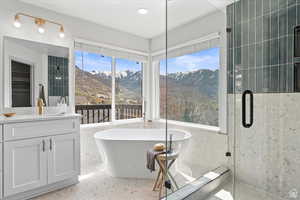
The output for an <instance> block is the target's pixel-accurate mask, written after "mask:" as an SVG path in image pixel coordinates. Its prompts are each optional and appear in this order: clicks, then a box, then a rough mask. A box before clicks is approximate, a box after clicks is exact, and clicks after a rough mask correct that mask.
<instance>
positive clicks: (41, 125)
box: [3, 119, 79, 141]
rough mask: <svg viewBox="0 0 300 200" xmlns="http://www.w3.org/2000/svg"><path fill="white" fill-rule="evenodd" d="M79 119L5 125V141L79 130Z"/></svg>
mask: <svg viewBox="0 0 300 200" xmlns="http://www.w3.org/2000/svg"><path fill="white" fill-rule="evenodd" d="M78 122H79V121H78V119H61V120H52V121H35V122H24V123H16V124H5V125H4V129H3V130H4V136H3V138H4V141H8V140H17V139H26V138H33V137H44V136H50V135H59V134H66V133H72V132H75V131H78V130H79V124H78Z"/></svg>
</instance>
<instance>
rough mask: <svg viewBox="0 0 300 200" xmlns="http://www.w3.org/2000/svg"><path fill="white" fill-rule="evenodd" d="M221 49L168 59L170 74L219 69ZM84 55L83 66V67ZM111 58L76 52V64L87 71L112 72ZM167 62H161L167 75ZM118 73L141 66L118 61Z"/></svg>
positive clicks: (138, 68) (161, 67) (121, 60)
mask: <svg viewBox="0 0 300 200" xmlns="http://www.w3.org/2000/svg"><path fill="white" fill-rule="evenodd" d="M219 51H220V49H219V48H211V49H207V50H203V51H200V52H196V53H193V54H187V55H184V56H180V57H176V58H170V59H168V73H176V72H189V71H195V70H199V69H210V70H216V69H219V66H220V62H219V59H220V58H219ZM82 55H83V65H82ZM111 60H112V59H111V57H108V56H102V55H100V54H95V53H88V52H81V51H75V64H76V65H77V66H78V67H80V68H81V69H83V70H85V71H89V72H91V71H94V70H95V71H102V72H104V71H105V72H110V71H111ZM165 65H166V61H161V63H160V71H161V73H162V74H165V73H164V72H165ZM116 68H117V71H125V70H131V71H140V70H141V64H140V63H137V62H136V61H129V60H126V59H120V58H118V59H116Z"/></svg>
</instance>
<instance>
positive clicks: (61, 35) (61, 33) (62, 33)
mask: <svg viewBox="0 0 300 200" xmlns="http://www.w3.org/2000/svg"><path fill="white" fill-rule="evenodd" d="M59 37H60V38H64V37H65V31H64V27H62V26H61V27H60V31H59Z"/></svg>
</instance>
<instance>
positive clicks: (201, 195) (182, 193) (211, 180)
mask: <svg viewBox="0 0 300 200" xmlns="http://www.w3.org/2000/svg"><path fill="white" fill-rule="evenodd" d="M230 177H231V173H230V170H229V169H228V168H227V167H223V166H221V167H218V168H216V169H214V170H212V171H210V172H208V173H206V174H204V175H203V176H201V177H200V178H198V179H197V180H195V181H193V182H191V183H189V184H187V185H185V186H183V187H182V188H180V189H179V190H177V191H175V192H173V193H171V194H169V195H168V197H167V198H163V199H162V200H182V199H185V200H194V199H197V200H201V199H205V198H207V197H208V196H209V195H210V194H211V193H213V192H214V191H215V190H216V189H217V188H219V186H221V185H222V184H223V183H225V182H226V181H227V180H228V179H229V178H230Z"/></svg>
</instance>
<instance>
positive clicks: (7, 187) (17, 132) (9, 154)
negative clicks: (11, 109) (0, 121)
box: [0, 117, 80, 200]
mask: <svg viewBox="0 0 300 200" xmlns="http://www.w3.org/2000/svg"><path fill="white" fill-rule="evenodd" d="M2 129H3V156H4V157H3V162H4V163H3V184H4V185H3V187H0V188H3V189H4V191H3V195H2V197H4V199H8V200H10V199H27V198H26V196H28V198H29V197H32V196H35V195H36V194H39V193H45V192H47V191H51V190H53V188H55V187H56V188H58V189H59V187H58V186H59V185H60V184H61V182H64V181H66V180H69V179H72V180H73V184H74V180H76V181H78V175H79V172H80V141H79V140H80V136H79V118H78V117H74V118H67V119H65V118H64V119H59V120H58V119H56V120H43V121H30V122H21V123H7V124H4V125H3V128H2ZM1 149H2V148H1ZM0 155H2V154H0ZM0 166H2V165H0ZM0 183H1V181H0ZM53 185H55V186H53ZM65 186H66V185H64V184H62V187H65ZM49 188H50V189H49ZM24 196H25V198H24Z"/></svg>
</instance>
